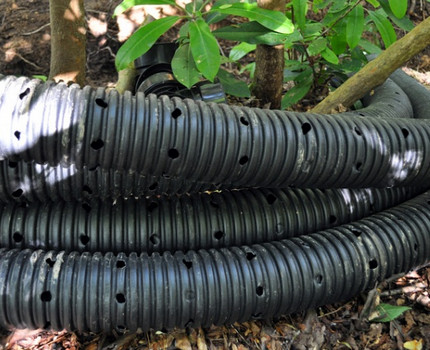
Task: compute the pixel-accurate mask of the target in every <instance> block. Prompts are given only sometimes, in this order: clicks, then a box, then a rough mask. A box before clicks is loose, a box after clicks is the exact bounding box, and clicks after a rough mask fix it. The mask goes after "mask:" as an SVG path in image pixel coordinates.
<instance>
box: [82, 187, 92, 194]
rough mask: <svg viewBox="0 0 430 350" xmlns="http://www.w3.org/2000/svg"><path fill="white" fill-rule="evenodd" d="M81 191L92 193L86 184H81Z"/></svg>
mask: <svg viewBox="0 0 430 350" xmlns="http://www.w3.org/2000/svg"><path fill="white" fill-rule="evenodd" d="M82 192H86V193H88V194H93V190H92V189H91V188H90V186H88V185H84V186H82Z"/></svg>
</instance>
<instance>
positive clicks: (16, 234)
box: [12, 231, 24, 243]
mask: <svg viewBox="0 0 430 350" xmlns="http://www.w3.org/2000/svg"><path fill="white" fill-rule="evenodd" d="M12 238H13V240H14V242H15V243H20V242H22V240H23V239H24V237H23V235H22V234H21V233H19V232H18V231H17V232H14V234H13V235H12Z"/></svg>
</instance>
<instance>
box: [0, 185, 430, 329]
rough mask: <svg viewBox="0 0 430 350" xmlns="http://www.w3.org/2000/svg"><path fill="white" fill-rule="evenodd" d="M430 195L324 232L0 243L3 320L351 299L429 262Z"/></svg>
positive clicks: (283, 308) (141, 317)
mask: <svg viewBox="0 0 430 350" xmlns="http://www.w3.org/2000/svg"><path fill="white" fill-rule="evenodd" d="M429 203H430V195H429V194H428V193H425V194H423V195H421V196H418V197H416V198H415V199H413V200H411V201H409V202H407V203H405V204H402V205H400V206H398V207H396V208H393V209H390V210H387V211H386V212H383V213H380V214H375V215H373V216H371V217H369V218H366V219H363V220H361V221H357V222H354V223H351V224H347V225H342V226H339V227H337V228H332V229H328V230H325V231H322V232H319V233H315V234H311V235H305V236H301V237H298V238H291V239H287V240H281V241H277V242H271V243H262V244H255V245H251V246H242V247H230V248H221V249H210V250H204V249H201V250H198V251H188V252H186V253H184V252H181V251H179V252H176V253H170V252H164V253H163V254H161V255H160V254H158V253H154V254H152V255H150V256H149V255H148V254H146V253H142V254H136V253H131V254H129V255H126V254H123V253H120V254H117V255H114V254H112V253H106V254H102V253H94V254H90V253H82V254H80V253H77V252H72V253H70V254H67V253H64V252H54V251H50V252H45V251H42V250H37V251H33V250H16V249H13V250H6V249H1V250H0V293H1V298H0V324H1V325H2V326H4V327H11V326H18V327H32V328H39V327H52V328H55V329H62V328H64V327H65V328H67V329H78V330H91V331H93V332H98V331H101V330H104V331H110V330H112V329H114V328H117V329H119V330H124V329H129V330H131V331H134V330H136V329H138V328H141V329H143V330H148V329H150V328H154V329H162V328H172V327H186V326H200V325H201V326H210V325H211V324H218V325H219V324H223V323H233V322H235V321H246V320H249V319H252V318H271V317H276V316H280V315H283V314H288V313H291V312H294V311H298V310H303V309H307V308H312V307H316V306H318V305H323V304H327V303H332V302H338V301H342V300H346V299H348V298H351V297H352V296H354V295H357V293H360V292H362V291H364V290H366V289H369V288H371V287H374V285H375V283H376V282H377V281H381V280H383V279H384V278H386V277H388V276H391V275H394V274H397V273H401V272H405V271H408V270H409V269H411V268H412V267H414V266H418V265H420V264H424V263H427V262H428V261H429V260H430V257H429V251H430V240H429V237H428V236H429V232H430V204H429Z"/></svg>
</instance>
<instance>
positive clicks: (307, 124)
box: [302, 123, 312, 135]
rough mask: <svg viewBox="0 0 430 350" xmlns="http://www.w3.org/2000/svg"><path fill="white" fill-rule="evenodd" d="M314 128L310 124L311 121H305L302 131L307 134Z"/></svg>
mask: <svg viewBox="0 0 430 350" xmlns="http://www.w3.org/2000/svg"><path fill="white" fill-rule="evenodd" d="M311 130H312V126H311V124H309V123H303V124H302V132H303V135H306V134H307V133H308V132H309V131H311Z"/></svg>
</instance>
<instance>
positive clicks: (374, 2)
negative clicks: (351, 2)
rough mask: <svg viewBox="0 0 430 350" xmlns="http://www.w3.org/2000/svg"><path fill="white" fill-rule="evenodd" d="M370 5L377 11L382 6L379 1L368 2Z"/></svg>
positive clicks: (370, 0) (371, 0)
mask: <svg viewBox="0 0 430 350" xmlns="http://www.w3.org/2000/svg"><path fill="white" fill-rule="evenodd" d="M366 1H367V2H368V3H369V4H370V5H372V6H373V7H374V8H375V9H377V8H378V7H379V6H380V4H379V2H378V1H377V0H366Z"/></svg>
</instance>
